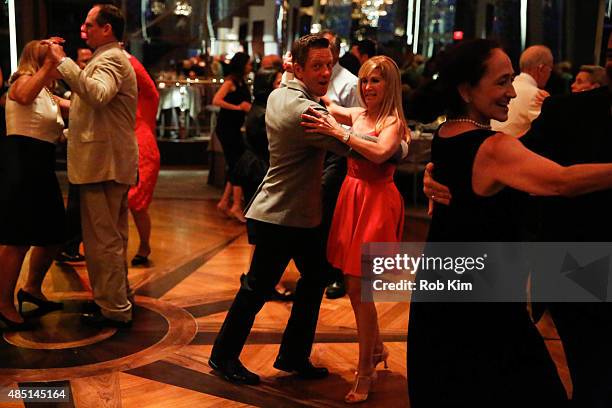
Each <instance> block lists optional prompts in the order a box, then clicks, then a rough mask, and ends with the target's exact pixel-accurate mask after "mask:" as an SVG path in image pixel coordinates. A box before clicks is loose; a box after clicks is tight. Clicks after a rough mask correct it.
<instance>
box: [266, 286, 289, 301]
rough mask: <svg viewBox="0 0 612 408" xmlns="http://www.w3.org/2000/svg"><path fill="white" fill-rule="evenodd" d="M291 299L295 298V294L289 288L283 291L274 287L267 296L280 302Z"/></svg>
mask: <svg viewBox="0 0 612 408" xmlns="http://www.w3.org/2000/svg"><path fill="white" fill-rule="evenodd" d="M293 299H295V294H294V293H293V292H292V291H290V290H289V289H285V290H284V291H283V292H279V291H278V290H276V289H274V290H273V291H272V294H271V295H270V298H269V300H278V301H280V302H293Z"/></svg>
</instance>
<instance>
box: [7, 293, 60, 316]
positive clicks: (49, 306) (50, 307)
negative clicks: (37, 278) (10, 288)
mask: <svg viewBox="0 0 612 408" xmlns="http://www.w3.org/2000/svg"><path fill="white" fill-rule="evenodd" d="M17 302H18V303H19V313H20V314H21V312H22V310H23V302H29V303H32V304H34V305H36V307H38V310H39V311H40V312H41V313H49V312H53V311H54V310H60V309H63V308H64V304H63V303H60V302H52V301H50V300H43V299H39V298H37V297H35V296H33V295H31V294H30V293H28V292H26V291H25V290H23V289H19V292H17Z"/></svg>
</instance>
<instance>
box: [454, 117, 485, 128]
mask: <svg viewBox="0 0 612 408" xmlns="http://www.w3.org/2000/svg"><path fill="white" fill-rule="evenodd" d="M449 122H464V123H470V124H472V125H474V126H476V127H477V128H480V129H486V130H490V129H491V125H486V124H484V123H480V122H476V121H475V120H472V119H468V118H456V119H447V120H446V123H449Z"/></svg>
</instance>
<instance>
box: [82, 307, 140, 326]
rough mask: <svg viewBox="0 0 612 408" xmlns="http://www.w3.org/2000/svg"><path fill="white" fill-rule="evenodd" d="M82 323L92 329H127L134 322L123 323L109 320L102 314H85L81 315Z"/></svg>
mask: <svg viewBox="0 0 612 408" xmlns="http://www.w3.org/2000/svg"><path fill="white" fill-rule="evenodd" d="M81 322H83V323H84V324H86V325H88V326H92V327H100V328H102V327H116V328H118V329H126V328H128V327H131V326H132V321H131V320H128V321H126V322H122V321H120V320H113V319H109V318H108V317H106V316H104V315H103V314H102V313H101V312H99V311H98V312H93V313H83V314H82V315H81Z"/></svg>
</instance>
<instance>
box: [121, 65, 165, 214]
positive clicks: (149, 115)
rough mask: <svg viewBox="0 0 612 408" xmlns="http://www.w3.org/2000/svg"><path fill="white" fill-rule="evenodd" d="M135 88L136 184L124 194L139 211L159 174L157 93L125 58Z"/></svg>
mask: <svg viewBox="0 0 612 408" xmlns="http://www.w3.org/2000/svg"><path fill="white" fill-rule="evenodd" d="M129 60H130V63H131V64H132V67H133V68H134V72H135V73H136V83H137V85H138V107H137V109H136V130H135V133H136V139H137V141H138V184H136V185H135V186H132V187H131V188H130V190H129V192H128V207H129V208H130V209H132V210H136V211H142V210H146V209H147V208H149V205H150V204H151V200H153V191H154V190H155V184H156V183H157V176H158V175H159V166H160V157H159V148H158V147H157V140H156V138H155V128H156V119H155V115H156V114H157V105H158V103H159V93H158V92H157V87H156V86H155V82H153V80H152V79H151V77H150V76H149V74H148V73H147V70H146V69H145V67H144V66H143V65H142V64H141V63H140V61H138V60H137V59H136V58H134V57H133V56H130V58H129Z"/></svg>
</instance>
